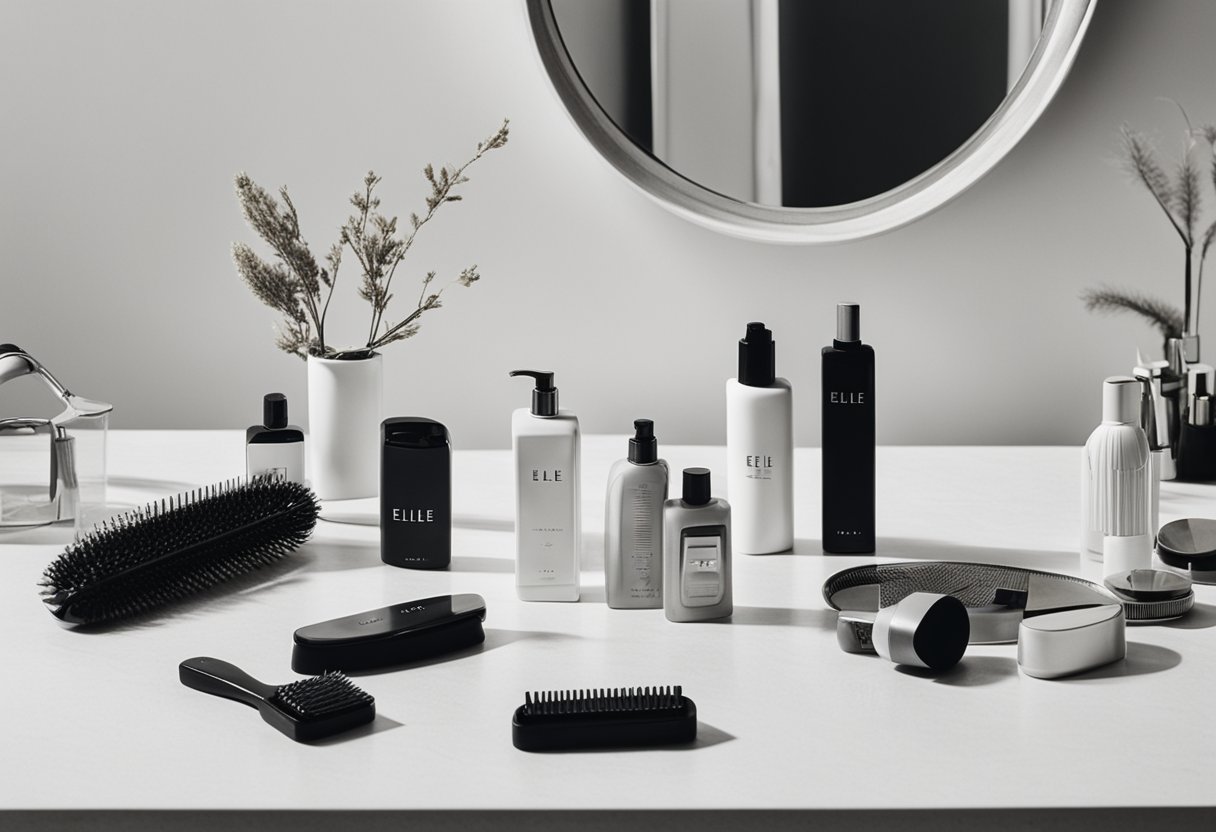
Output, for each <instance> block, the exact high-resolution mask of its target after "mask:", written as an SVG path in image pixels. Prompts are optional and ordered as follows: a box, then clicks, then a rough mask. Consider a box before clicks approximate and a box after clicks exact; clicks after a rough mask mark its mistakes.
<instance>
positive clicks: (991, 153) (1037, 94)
mask: <svg viewBox="0 0 1216 832" xmlns="http://www.w3.org/2000/svg"><path fill="white" fill-rule="evenodd" d="M525 2H526V6H527V13H528V19H529V22H530V24H531V27H532V36H533V40H534V41H535V43H536V47H537V50H538V51H539V53H540V59H541V63H542V64H543V65H544V67H545V70H546V72H547V73H548V76H549V80H550V81H551V82H552V84H553V87H554V89H555V90H556V91H557V95H558V97H559V98H560V99H561V101H562V103H563V104H564V105H565V108H566V112H567V113H569V115H570V117H571V118H572V119H573V120H574V123H575V124H576V125H578V128H579V130H581V131H582V133H583V135H584V136H585V137H586V138H587V141H589V142H590V143H591V145H592V146H593V147H594V148H595V149H596V150H597V151H599V153H600V155H602V156H603V157H604V158H605V159H607V160H608V161H609V162H610V163H611V164H612V166H613V167H615V168H616V169H617V170H618V171H620V172H621V173H622V174H624V176H625V178H626V179H628V180H629V181H630V182H632V183H633V184H634V185H635V186H637V187H638V188H639V189H640V190H641V191H642V192H643V193H645V194H647V195H648V196H650V197H652V198H653V199H654V200H656V201H657V202H658V203H659V204H661V205H662V206H663V207H665V208H667V209H668V210H670V211H672V212H674V213H676V214H678V215H679V216H681V217H684V218H685V219H687V220H690V221H692V222H695V223H697V224H699V225H703V226H705V227H707V228H711V229H713V230H714V231H719V232H721V233H723V234H729V235H732V236H735V237H743V238H746V239H751V240H761V241H765V242H774V243H830V242H842V241H845V240H856V239H860V238H862V237H869V236H872V235H874V234H881V233H883V232H886V231H890V230H892V229H895V228H899V227H900V226H902V225H906V224H907V223H910V222H912V221H913V220H915V219H919V218H920V217H923V216H925V215H926V214H928V213H930V212H932V211H935V210H937V209H938V208H940V207H941V206H943V205H945V204H946V203H947V202H949V201H950V200H952V199H954V198H955V197H956V196H958V195H959V194H961V193H962V192H963V191H965V190H967V188H969V187H971V186H972V185H974V184H975V183H976V182H977V181H979V179H980V177H982V176H983V175H984V174H985V173H987V172H988V171H989V170H991V169H992V168H993V166H995V165H996V163H997V162H999V161H1000V160H1001V159H1002V158H1003V157H1004V156H1005V154H1006V153H1008V152H1009V151H1010V150H1012V149H1013V147H1014V145H1016V144H1017V143H1018V141H1019V140H1020V139H1021V138H1022V136H1024V135H1025V134H1026V132H1027V131H1028V130H1029V129H1030V128H1031V126H1032V125H1033V124H1034V123H1035V121H1036V120H1038V118H1039V116H1040V115H1041V114H1042V113H1043V111H1044V110H1045V109H1046V108H1047V105H1048V104H1049V103H1050V102H1051V99H1052V97H1053V96H1054V95H1055V94H1056V91H1057V90H1058V89H1059V88H1060V84H1062V83H1063V81H1064V78H1065V76H1066V75H1067V74H1068V70H1069V68H1070V67H1071V66H1072V62H1073V59H1074V58H1075V57H1076V55H1077V50H1078V49H1080V46H1081V40H1082V38H1083V36H1084V34H1085V30H1086V28H1087V27H1088V26H1089V20H1090V17H1091V16H1092V15H1093V10H1094V6H1095V5H1096V4H1097V0H1057V2H1056V3H1055V4H1054V6H1053V7H1052V9H1051V11H1050V12H1049V13H1048V16H1047V20H1046V21H1045V22H1044V24H1043V31H1042V35H1041V36H1040V38H1039V42H1038V43H1037V44H1036V45H1035V49H1034V52H1033V53H1032V54H1031V56H1030V60H1029V62H1028V63H1027V66H1026V70H1025V71H1024V72H1023V73H1022V77H1021V78H1020V79H1018V82H1017V84H1015V85H1014V87H1013V89H1012V90H1010V92H1009V94H1008V95H1007V96H1006V97H1005V100H1004V102H1002V104H1001V106H1000V107H998V108H997V110H996V112H995V113H993V114H992V116H991V117H990V118H989V119H988V120H987V121H986V122H984V124H983V125H982V126H981V127H980V129H979V130H977V131H976V132H975V133H974V134H973V135H972V136H971V138H969V139H968V140H967V141H966V142H964V143H963V145H962V146H961V147H959V148H958V149H957V150H955V151H954V152H953V153H951V154H950V155H949V156H947V157H946V158H945V159H943V160H942V161H941V162H939V163H937V164H936V165H934V166H933V167H932V168H929V169H928V170H927V171H925V172H924V173H922V174H921V175H919V176H917V177H916V178H915V179H911V180H909V181H907V182H905V183H904V184H903V185H900V186H899V187H898V188H895V189H893V190H890V191H887V192H886V193H883V194H879V195H878V196H874V197H871V198H869V199H866V200H862V201H861V202H853V203H850V204H848V205H841V206H835V207H831V208H781V207H772V206H764V205H756V204H754V203H750V202H741V201H739V200H736V199H732V198H730V197H727V196H723V195H721V194H719V193H716V192H715V191H711V190H709V189H708V188H704V187H702V186H701V185H698V184H697V183H696V182H693V181H691V180H689V179H686V178H684V177H683V176H681V175H680V174H678V173H676V172H675V171H673V170H671V168H669V167H667V166H666V165H664V164H663V163H662V162H659V161H658V160H656V159H655V158H653V157H652V156H650V155H649V154H647V153H646V152H645V151H643V150H641V149H640V148H639V147H638V146H637V145H635V144H634V143H633V142H632V141H631V140H630V139H629V137H628V136H626V135H625V133H624V132H623V131H622V130H621V129H620V128H619V127H617V126H616V124H615V123H614V122H613V121H612V119H610V118H609V117H608V115H607V114H606V113H605V112H604V111H603V109H601V108H600V106H599V104H598V103H597V102H596V100H595V98H594V97H593V96H592V95H591V92H590V90H588V89H587V87H586V85H585V84H584V83H583V81H582V79H581V78H580V76H579V74H578V71H577V70H576V69H575V67H574V64H573V62H572V61H571V60H570V55H569V53H568V52H567V51H566V47H565V45H564V44H563V43H562V39H561V34H560V33H559V31H558V28H557V21H556V19H555V18H554V15H553V7H552V6H551V5H550V3H549V0H525Z"/></svg>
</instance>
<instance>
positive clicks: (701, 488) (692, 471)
mask: <svg viewBox="0 0 1216 832" xmlns="http://www.w3.org/2000/svg"><path fill="white" fill-rule="evenodd" d="M684 502H686V503H688V504H689V505H690V506H703V505H705V504H706V503H708V502H709V469H708V468H685V469H684Z"/></svg>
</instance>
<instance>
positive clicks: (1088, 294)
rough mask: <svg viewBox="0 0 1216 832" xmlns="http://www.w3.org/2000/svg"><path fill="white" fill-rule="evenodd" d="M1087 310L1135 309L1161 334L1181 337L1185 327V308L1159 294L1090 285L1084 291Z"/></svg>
mask: <svg viewBox="0 0 1216 832" xmlns="http://www.w3.org/2000/svg"><path fill="white" fill-rule="evenodd" d="M1081 300H1082V302H1084V304H1085V308H1086V310H1088V311H1090V312H1098V313H1104V314H1111V313H1118V312H1133V313H1135V314H1137V315H1140V316H1141V317H1143V318H1146V319H1147V320H1148V321H1150V322H1151V323H1152V324H1153V326H1155V327H1156V328H1157V330H1158V331H1159V332H1160V333H1161V337H1162V338H1165V339H1169V338H1181V337H1182V329H1183V316H1182V310H1181V309H1179V308H1178V307H1176V306H1173V305H1171V304H1169V303H1167V302H1165V301H1163V300H1160V299H1158V298H1154V297H1149V296H1148V295H1144V294H1139V293H1137V292H1126V291H1122V290H1119V289H1111V288H1108V287H1103V288H1101V289H1087V290H1086V291H1084V292H1082V293H1081Z"/></svg>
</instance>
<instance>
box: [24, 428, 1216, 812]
mask: <svg viewBox="0 0 1216 832" xmlns="http://www.w3.org/2000/svg"><path fill="white" fill-rule="evenodd" d="M242 439H243V437H242V434H241V433H239V432H237V431H232V432H226V431H225V432H214V431H207V432H203V431H198V432H191V431H180V432H171V431H116V432H114V434H113V436H112V438H111V454H110V471H111V498H112V500H113V501H116V502H124V503H129V504H134V503H139V502H143V501H145V500H150V499H152V498H155V497H161V496H164V495H167V494H170V493H175V492H179V491H183V490H187V489H189V488H192V487H195V486H198V485H203V484H207V483H211V482H215V481H219V480H223V479H227V478H230V477H232V476H234V475H239V474H241V473H242V472H243V466H244V459H243V446H242ZM625 447H626V442H625V438H624V437H586V438H585V442H584V449H583V478H584V479H583V528H584V535H583V591H582V600H581V602H580V603H577V604H561V603H524V602H520V601H518V600H516V598H515V591H514V583H513V581H514V578H513V535H512V510H513V509H512V505H513V501H512V493H511V488H512V479H511V455H510V452H509V451H497V450H496V451H457V452H456V454H455V459H454V472H453V482H454V495H453V500H454V513H455V524H454V525H455V528H454V534H453V548H454V556H453V561H452V567H451V569H450V571H442V572H420V571H408V570H403V569H397V568H393V567H389V566H385V565H383V564H381V562H380V559H379V546H378V530H377V529H376V528H375V527H369V526H359V525H349V524H337V523H328V522H322V523H319V524H318V526H317V530H316V533H315V534H314V536H313V538H312V540H311V541H310V542H309V543H307V544H306V545H305V546H304V547H303V548H302V549H301V550H300V551H299V552H298V553H296V554H295V555H294V556H292V557H291V558H289V559H288V561H287V562H285V563H283V564H281V565H277V566H274V567H271V568H268V569H266V570H265V571H263V572H262V573H259V574H256V575H254V576H252V577H250V578H248V579H243V580H240V581H239V582H237V583H236V584H235V585H233V586H232V587H231V588H230V591H225V592H216V593H212V594H210V595H208V596H206V597H205V598H204V599H201V600H193V601H189V602H186V603H183V604H179V605H177V606H175V607H173V608H171V609H166V610H164V611H163V612H162V613H160V614H157V615H152V616H148V617H146V618H142V619H139V620H136V621H132V622H129V623H125V624H120V625H117V626H112V627H109V628H105V629H102V630H100V631H72V630H68V629H65V628H62V627H60V626H58V625H57V624H56V622H55V621H54V619H52V617H51V616H50V614H49V613H48V612H47V611H46V610H45V609H44V607H43V605H42V603H41V602H40V600H39V598H38V593H37V586H36V584H37V582H38V579H39V576H40V574H41V572H42V570H43V568H44V567H45V566H46V564H47V563H48V561H49V560H50V559H51V558H52V557H54V556H55V554H56V553H57V552H59V551H61V550H62V548H63V546H64V544H65V543H66V542H67V539H68V537H69V535H70V531H69V530H65V529H59V528H44V529H37V530H27V531H19V532H14V531H6V532H3V533H0V624H2V626H3V631H4V633H5V637H4V641H5V648H4V656H5V664H6V667H7V670H6V684H5V685H4V688H5V692H4V694H3V703H4V710H5V715H6V718H5V720H4V721H5V730H4V741H3V744H2V748H3V750H0V809H105V808H115V809H132V808H135V809H192V808H199V809H202V808H207V809H215V808H223V809H386V810H406V809H410V810H417V809H457V808H459V809H584V808H588V809H628V808H636V809H647V808H693V809H708V808H719V807H721V808H736V809H740V808H764V809H783V808H788V809H857V808H869V809H882V808H892V809H905V808H964V809H965V808H994V807H1119V806H1141V807H1143V806H1157V805H1163V806H1196V805H1212V804H1213V803H1214V802H1216V786H1214V785H1213V774H1212V771H1211V769H1212V765H1213V760H1214V759H1216V720H1213V719H1212V718H1211V715H1210V713H1209V711H1210V703H1211V701H1212V698H1213V697H1214V696H1216V587H1209V586H1200V587H1196V597H1197V603H1196V605H1195V609H1194V611H1193V612H1192V613H1191V614H1190V615H1189V616H1188V617H1187V618H1184V619H1182V620H1180V621H1178V622H1176V623H1173V624H1170V625H1162V626H1146V627H1134V628H1129V630H1128V634H1127V638H1128V656H1127V659H1126V660H1125V661H1123V662H1120V663H1118V664H1115V665H1111V666H1108V667H1106V668H1102V669H1099V670H1096V671H1092V672H1090V673H1087V674H1084V675H1082V676H1080V677H1075V678H1071V679H1066V680H1058V681H1045V680H1040V679H1033V678H1029V677H1027V676H1024V675H1022V674H1021V673H1020V672H1019V670H1018V666H1017V663H1016V659H1015V655H1016V648H1015V647H1014V646H1013V645H1005V646H986V647H978V646H977V647H972V648H970V649H969V651H968V654H967V656H966V657H965V658H964V660H963V662H962V664H960V665H959V666H958V667H956V668H955V669H954V670H952V671H950V672H948V673H946V674H944V675H941V676H938V677H926V676H922V675H919V674H916V673H912V672H904V671H901V670H900V669H897V668H896V667H895V666H894V665H891V664H889V663H887V662H884V661H882V660H880V659H878V658H876V657H870V656H859V655H846V654H844V653H842V652H841V651H840V649H839V648H838V647H837V645H836V638H835V632H834V629H835V613H834V612H833V611H832V610H830V609H829V608H827V606H826V605H825V603H824V601H823V598H822V595H821V592H820V587H821V585H822V584H823V581H824V579H825V578H827V577H828V576H829V575H831V574H832V573H833V572H835V571H837V570H840V569H843V568H845V567H849V566H854V565H857V564H860V563H867V562H871V561H872V559H870V558H864V557H835V556H825V555H823V553H822V551H821V549H820V547H819V543H818V537H819V522H820V519H819V502H820V500H819V494H820V482H819V464H818V460H819V455H818V451H817V450H815V449H799V450H798V451H797V452H796V476H795V488H796V508H797V519H796V526H795V536H796V538H797V544H796V546H795V548H794V550H793V551H792V552H790V553H785V554H779V555H769V556H737V557H736V559H735V564H734V587H735V590H734V591H735V614H734V616H733V618H732V619H731V620H729V621H728V622H723V623H704V624H673V623H669V622H668V621H667V620H666V619H665V618H664V616H663V613H662V611H661V610H643V611H624V610H611V609H608V607H607V606H606V605H605V603H604V588H603V556H602V538H603V532H602V529H603V510H604V509H603V502H604V487H605V480H606V476H607V472H608V468H609V466H610V465H611V464H612V462H613V461H614V460H615V459H617V458H619V457H621V456H623V455H624V451H625ZM661 453H662V455H663V456H664V457H665V458H666V459H667V460H668V461H669V463H670V464H671V466H672V470H673V472H678V471H679V470H680V469H681V468H682V467H685V466H691V465H704V466H708V467H710V468H711V469H712V470H713V472H714V477H715V483H716V484H715V489H714V490H715V493H716V494H719V495H721V493H722V488H723V487H724V485H725V476H724V473H725V470H724V461H725V454H724V450H723V449H722V448H720V447H663V448H661ZM1079 453H1080V451H1079V449H1077V448H1060V447H1053V448H1018V447H1011V448H941V447H936V448H934V447H921V448H880V449H879V453H878V536H879V552H878V559H879V560H880V561H883V562H885V561H888V560H900V559H910V560H918V561H920V560H935V559H946V560H965V561H978V562H983V563H1002V564H1016V565H1022V566H1028V567H1034V568H1038V569H1049V570H1059V571H1066V572H1074V573H1080V572H1081V566H1082V564H1081V561H1080V559H1079V557H1078V555H1077V538H1078V528H1079V520H1078V503H1079V494H1078V491H1079V485H1078V481H1077V477H1078V468H1079V466H1078V455H1079ZM1214 497H1216V487H1213V486H1204V485H1190V484H1173V483H1166V484H1164V485H1163V487H1162V501H1161V520H1162V522H1163V523H1164V522H1166V521H1168V520H1172V519H1175V518H1178V517H1186V516H1213V515H1216V499H1213V498H1214ZM463 592H473V593H478V594H480V595H482V596H484V598H485V599H486V605H487V610H488V615H487V619H486V622H485V626H486V641H485V644H484V645H483V646H482V647H480V648H477V649H473V650H468V651H465V652H462V653H460V654H458V655H454V656H452V657H450V658H448V659H444V660H438V661H432V662H428V663H423V664H420V665H417V666H413V667H410V668H407V669H404V670H397V671H394V672H387V673H377V674H365V675H360V676H359V677H358V678H357V679H356V681H357V683H358V684H359V685H360V686H362V687H364V688H365V689H366V690H367V691H369V692H370V693H372V694H373V695H374V696H375V697H376V702H377V710H378V716H377V718H376V721H375V722H374V723H373V724H372V725H370V726H368V727H367V728H366V729H359V730H357V731H355V732H353V733H351V734H348V735H346V736H342V737H337V738H334V739H333V740H331V741H328V742H325V743H322V744H318V745H298V744H295V743H293V742H291V741H290V740H288V739H287V738H285V737H284V736H282V735H281V734H279V733H278V732H277V731H275V730H273V729H272V728H271V727H270V726H268V725H266V724H265V723H263V722H262V720H261V719H260V718H259V716H258V714H257V713H256V712H254V711H253V710H251V709H248V708H245V707H243V706H241V705H239V704H237V703H234V702H230V701H227V700H221V699H217V698H214V697H208V696H204V695H202V694H199V693H197V692H195V691H193V690H189V689H187V688H185V687H183V686H182V685H181V684H180V683H179V682H178V679H177V665H178V662H180V661H181V660H182V659H185V658H188V657H191V656H198V655H209V656H215V657H218V658H222V659H225V660H227V661H230V662H233V663H235V664H237V665H239V666H241V667H242V668H244V669H245V670H247V671H249V672H250V673H251V674H253V675H254V676H256V677H258V678H261V679H262V680H264V681H267V682H271V683H283V682H287V681H291V680H294V679H296V678H299V677H298V676H297V675H296V674H294V673H292V672H291V669H290V666H289V663H290V658H291V647H292V632H293V631H294V630H295V629H296V628H298V627H301V626H303V625H306V624H310V623H314V622H318V621H322V620H326V619H330V618H335V617H338V616H342V615H347V614H352V613H357V612H360V611H363V610H369V609H374V608H377V607H381V606H385V605H387V604H392V603H397V602H402V601H406V600H410V599H416V598H423V597H426V596H432V595H439V594H446V593H463ZM667 684H681V685H683V686H684V690H685V693H686V694H687V695H688V696H690V697H691V698H692V699H694V700H695V701H696V704H697V707H698V711H699V715H700V719H701V724H700V735H699V738H698V740H697V742H696V744H695V745H693V746H691V747H687V748H672V749H664V750H640V751H621V752H599V753H581V754H527V753H524V752H520V751H517V750H516V749H515V748H514V747H513V746H512V744H511V727H510V723H511V714H512V711H513V710H514V708H515V707H516V706H517V705H519V704H520V703H521V702H522V699H523V693H524V691H525V690H546V689H566V688H587V687H622V686H636V685H667Z"/></svg>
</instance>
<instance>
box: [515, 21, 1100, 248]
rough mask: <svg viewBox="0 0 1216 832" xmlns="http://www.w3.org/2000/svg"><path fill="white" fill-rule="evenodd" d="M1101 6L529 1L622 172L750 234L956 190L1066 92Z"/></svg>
mask: <svg viewBox="0 0 1216 832" xmlns="http://www.w3.org/2000/svg"><path fill="white" fill-rule="evenodd" d="M1095 2H1096V0H916V2H901V1H900V0H527V8H528V14H529V18H530V21H531V25H532V31H533V35H534V36H535V39H536V44H537V47H538V49H539V51H540V56H541V59H542V61H543V63H544V65H545V68H546V70H547V71H548V74H549V78H550V79H551V80H552V82H553V85H554V88H555V89H556V90H557V93H558V95H559V97H560V98H561V100H562V102H563V103H564V104H565V106H566V109H567V110H568V111H569V113H570V115H571V116H572V117H573V119H574V121H575V123H576V124H577V125H578V126H579V128H580V129H581V130H582V132H583V134H584V135H585V136H586V137H587V139H588V140H589V141H590V142H591V143H592V145H594V146H595V147H596V149H597V150H599V152H600V153H601V154H603V155H604V157H605V158H607V159H608V161H609V162H611V163H612V164H613V165H614V166H615V167H616V168H617V170H619V171H620V172H621V173H623V174H624V175H625V176H626V177H628V178H629V180H630V181H632V182H633V183H634V184H636V185H638V186H639V187H640V188H642V190H644V191H645V192H646V193H648V194H649V195H651V196H652V197H654V198H655V199H657V200H658V201H659V202H660V203H662V204H663V205H664V206H666V207H668V208H670V209H671V210H673V211H675V212H676V213H678V214H680V215H682V216H684V217H686V218H688V219H691V220H693V221H695V222H698V223H701V224H702V225H706V226H709V227H711V228H714V229H716V230H718V231H723V232H726V233H729V234H734V235H737V236H743V237H749V238H753V239H761V240H771V241H779V242H827V241H834V240H847V239H853V238H858V237H865V236H868V235H870V234H877V233H880V232H883V231H887V230H890V229H892V228H896V227H898V226H900V225H903V224H904V223H907V222H910V221H912V220H914V219H916V218H917V217H920V216H923V215H924V214H926V213H928V212H930V211H932V210H934V209H936V208H938V207H940V206H941V205H943V204H944V203H946V202H947V201H949V200H950V199H952V198H953V197H955V196H957V195H958V194H960V193H962V191H963V190H965V189H966V188H967V187H969V186H970V185H972V184H973V183H974V182H975V181H976V180H977V179H979V178H980V177H981V176H983V175H984V173H986V172H987V171H988V170H989V169H991V168H992V166H993V165H995V164H996V163H997V162H998V161H999V160H1000V159H1001V157H1002V156H1004V155H1005V154H1006V153H1007V152H1009V150H1010V149H1011V148H1012V147H1013V146H1014V145H1015V144H1016V143H1017V141H1018V140H1019V139H1020V138H1021V137H1022V136H1023V135H1024V134H1025V133H1026V131H1027V130H1028V129H1030V126H1031V125H1032V124H1033V123H1034V121H1035V119H1037V118H1038V116H1039V114H1040V113H1042V111H1043V109H1044V108H1045V107H1046V106H1047V104H1048V102H1049V101H1050V100H1051V97H1052V95H1054V94H1055V91H1056V90H1057V89H1058V88H1059V86H1060V83H1061V82H1062V81H1063V79H1064V76H1065V74H1066V73H1067V71H1068V68H1069V66H1070V65H1071V63H1072V60H1073V58H1074V56H1075V55H1076V52H1077V49H1078V48H1079V46H1080V42H1081V38H1082V36H1083V34H1084V32H1085V28H1086V26H1087V25H1088V23H1089V18H1090V15H1091V14H1092V11H1093V6H1094V3H1095Z"/></svg>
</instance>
